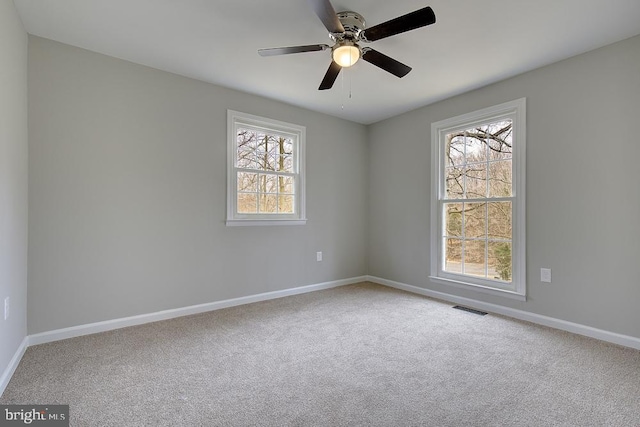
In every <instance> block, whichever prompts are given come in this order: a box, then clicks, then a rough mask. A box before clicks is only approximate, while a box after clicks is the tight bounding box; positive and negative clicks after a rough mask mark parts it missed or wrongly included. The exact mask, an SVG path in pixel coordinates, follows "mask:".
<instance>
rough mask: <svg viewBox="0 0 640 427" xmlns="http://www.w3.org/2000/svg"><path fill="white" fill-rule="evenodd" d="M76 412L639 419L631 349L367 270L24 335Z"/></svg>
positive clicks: (25, 365)
mask: <svg viewBox="0 0 640 427" xmlns="http://www.w3.org/2000/svg"><path fill="white" fill-rule="evenodd" d="M0 403H3V404H7V403H47V404H53V403H64V404H70V405H71V406H70V409H71V425H73V426H307V425H311V426H354V425H376V426H536V427H539V426H580V427H585V426H625V427H626V426H631V427H638V426H640V351H636V350H632V349H628V348H623V347H618V346H615V345H610V344H606V343H603V342H599V341H596V340H592V339H589V338H584V337H580V336H577V335H572V334H569V333H565V332H560V331H556V330H552V329H548V328H544V327H540V326H536V325H532V324H528V323H524V322H519V321H515V320H511V319H507V318H503V317H500V316H495V315H487V316H478V315H475V314H471V313H466V312H462V311H458V310H454V309H452V308H451V305H450V304H446V303H443V302H439V301H434V300H431V299H428V298H424V297H421V296H417V295H413V294H409V293H404V292H401V291H397V290H393V289H389V288H385V287H382V286H378V285H373V284H366V283H365V284H359V285H352V286H346V287H342V288H337V289H332V290H327V291H321V292H315V293H310V294H304V295H299V296H294V297H288V298H283V299H278V300H273V301H267V302H261V303H257V304H251V305H246V306H242V307H235V308H229V309H225V310H220V311H216V312H211V313H206V314H200V315H196V316H190V317H183V318H179V319H174V320H168V321H163V322H158V323H153V324H148V325H142V326H136V327H131V328H126V329H121V330H117V331H112V332H106V333H102V334H96V335H91V336H86V337H80V338H74V339H70V340H65V341H59V342H55V343H50V344H44V345H40V346H36V347H31V348H29V349H28V350H27V352H26V354H25V356H24V358H23V360H22V362H21V363H20V366H19V367H18V369H17V371H16V373H15V375H14V376H13V379H12V380H11V382H10V384H9V385H8V387H7V389H6V391H5V393H4V394H3V396H2V398H0Z"/></svg>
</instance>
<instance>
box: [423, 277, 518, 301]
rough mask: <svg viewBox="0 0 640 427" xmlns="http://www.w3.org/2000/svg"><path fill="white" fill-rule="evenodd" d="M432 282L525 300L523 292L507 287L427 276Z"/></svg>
mask: <svg viewBox="0 0 640 427" xmlns="http://www.w3.org/2000/svg"><path fill="white" fill-rule="evenodd" d="M429 279H430V280H431V281H432V282H435V283H439V284H441V285H447V286H453V287H456V288H460V289H467V290H471V291H476V292H480V293H483V294H488V295H494V296H497V297H503V298H510V299H514V300H517V301H526V300H527V296H526V295H525V294H523V293H518V292H516V291H511V290H507V289H498V288H490V287H487V286H483V285H477V284H474V283H468V282H460V281H458V280H452V279H445V278H443V277H437V276H429Z"/></svg>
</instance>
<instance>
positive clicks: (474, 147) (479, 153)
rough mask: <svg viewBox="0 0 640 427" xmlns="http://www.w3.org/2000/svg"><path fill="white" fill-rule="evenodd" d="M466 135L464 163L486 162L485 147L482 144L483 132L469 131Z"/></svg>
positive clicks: (483, 143)
mask: <svg viewBox="0 0 640 427" xmlns="http://www.w3.org/2000/svg"><path fill="white" fill-rule="evenodd" d="M466 134H467V140H466V145H467V147H466V148H467V151H466V155H465V160H466V163H471V162H486V161H487V145H486V144H485V142H484V138H483V136H484V135H485V133H484V132H482V131H481V129H480V128H478V129H469V130H468V131H466Z"/></svg>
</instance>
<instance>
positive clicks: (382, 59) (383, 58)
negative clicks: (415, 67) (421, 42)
mask: <svg viewBox="0 0 640 427" xmlns="http://www.w3.org/2000/svg"><path fill="white" fill-rule="evenodd" d="M363 51H364V53H363V54H362V59H364V60H365V61H367V62H368V63H370V64H373V65H375V66H376V67H380V68H382V69H383V70H385V71H387V72H389V73H391V74H393V75H394V76H397V77H404V76H406V75H407V74H409V71H411V67H409V66H408V65H404V64H403V63H402V62H399V61H396V60H395V59H393V58H390V57H388V56H387V55H385V54H382V53H380V52H378V51H377V50H374V49H370V48H364V49H363Z"/></svg>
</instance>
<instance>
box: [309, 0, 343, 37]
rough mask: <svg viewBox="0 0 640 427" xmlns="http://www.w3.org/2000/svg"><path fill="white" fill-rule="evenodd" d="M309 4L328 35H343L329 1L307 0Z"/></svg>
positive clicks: (340, 25) (341, 27)
mask: <svg viewBox="0 0 640 427" xmlns="http://www.w3.org/2000/svg"><path fill="white" fill-rule="evenodd" d="M309 4H310V5H311V8H312V9H313V11H314V12H315V13H316V15H318V18H320V20H321V21H322V23H323V24H324V26H325V27H326V28H327V30H329V32H330V33H344V27H343V26H342V23H341V22H340V20H339V19H338V16H337V15H336V11H335V10H334V9H333V6H332V5H331V2H330V1H329V0H309Z"/></svg>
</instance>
